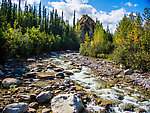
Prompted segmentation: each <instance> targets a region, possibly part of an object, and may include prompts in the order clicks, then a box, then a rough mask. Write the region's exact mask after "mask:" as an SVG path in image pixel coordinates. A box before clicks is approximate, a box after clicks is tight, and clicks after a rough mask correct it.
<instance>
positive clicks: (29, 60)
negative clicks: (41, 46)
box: [27, 58, 36, 62]
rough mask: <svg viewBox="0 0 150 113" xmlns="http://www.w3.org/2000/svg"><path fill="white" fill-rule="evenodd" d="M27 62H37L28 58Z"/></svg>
mask: <svg viewBox="0 0 150 113" xmlns="http://www.w3.org/2000/svg"><path fill="white" fill-rule="evenodd" d="M27 62H36V59H34V58H28V59H27Z"/></svg>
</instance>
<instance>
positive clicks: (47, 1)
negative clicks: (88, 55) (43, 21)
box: [0, 0, 150, 32]
mask: <svg viewBox="0 0 150 113" xmlns="http://www.w3.org/2000/svg"><path fill="white" fill-rule="evenodd" d="M0 1H1V0H0ZM12 1H13V3H17V4H18V0H12ZM22 1H25V0H22ZM27 2H28V4H31V5H33V4H36V6H38V4H39V2H40V0H27ZM41 2H42V5H45V6H46V8H47V10H49V11H50V10H52V9H53V8H55V9H57V10H58V13H59V15H61V13H62V11H63V12H64V19H67V20H69V22H70V24H71V25H72V23H73V22H72V21H73V11H74V10H76V20H77V19H80V18H81V16H82V15H83V14H88V15H89V16H91V17H92V18H93V19H94V20H96V18H98V19H99V20H100V21H101V22H102V23H103V27H104V28H106V27H107V26H109V28H110V30H111V32H114V31H115V30H116V25H117V24H118V23H119V21H120V20H121V19H122V17H123V16H124V14H127V15H128V14H130V13H131V12H133V13H136V12H140V13H141V14H142V13H143V10H144V8H145V7H149V8H150V0H41ZM23 6H24V5H23V4H22V8H23ZM37 8H38V7H37Z"/></svg>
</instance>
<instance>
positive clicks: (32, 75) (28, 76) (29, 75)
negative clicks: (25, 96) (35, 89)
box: [26, 72, 38, 78]
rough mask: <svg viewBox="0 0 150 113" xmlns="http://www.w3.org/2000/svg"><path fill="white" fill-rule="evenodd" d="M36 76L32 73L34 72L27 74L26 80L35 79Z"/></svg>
mask: <svg viewBox="0 0 150 113" xmlns="http://www.w3.org/2000/svg"><path fill="white" fill-rule="evenodd" d="M37 75H38V74H37V73H34V72H29V73H27V74H26V77H27V78H35V77H36V76H37Z"/></svg>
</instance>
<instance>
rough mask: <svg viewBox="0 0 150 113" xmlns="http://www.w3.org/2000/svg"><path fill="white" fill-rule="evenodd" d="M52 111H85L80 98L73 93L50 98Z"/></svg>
mask: <svg viewBox="0 0 150 113" xmlns="http://www.w3.org/2000/svg"><path fill="white" fill-rule="evenodd" d="M51 108H52V111H53V113H86V110H85V108H84V106H83V104H82V102H81V100H80V98H78V97H77V96H76V95H74V94H62V95H58V96H56V97H54V98H53V99H52V100H51Z"/></svg>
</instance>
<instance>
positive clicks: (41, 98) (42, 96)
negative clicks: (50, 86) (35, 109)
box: [36, 91, 53, 103]
mask: <svg viewBox="0 0 150 113" xmlns="http://www.w3.org/2000/svg"><path fill="white" fill-rule="evenodd" d="M52 97H53V94H52V93H50V92H49V91H47V92H41V93H40V94H39V95H38V96H37V97H36V99H37V101H38V102H39V103H44V102H47V101H49V100H51V99H52Z"/></svg>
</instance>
